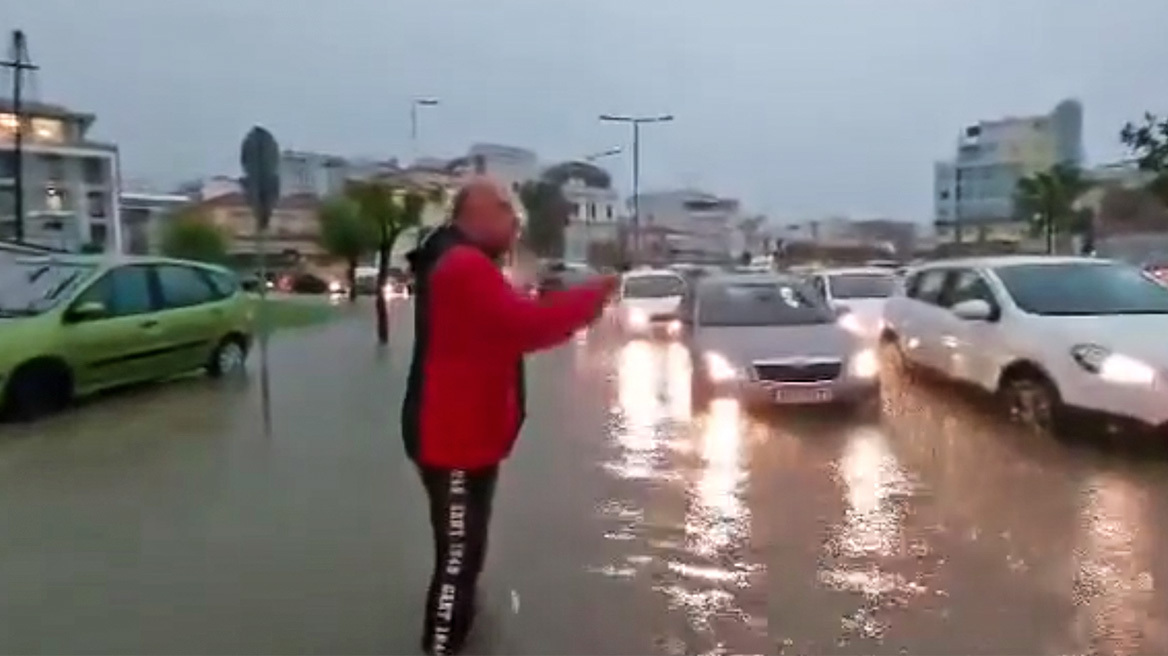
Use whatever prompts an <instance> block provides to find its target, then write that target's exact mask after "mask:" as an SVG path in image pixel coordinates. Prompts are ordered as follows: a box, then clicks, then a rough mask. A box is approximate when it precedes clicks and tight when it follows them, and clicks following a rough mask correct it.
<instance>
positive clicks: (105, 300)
mask: <svg viewBox="0 0 1168 656" xmlns="http://www.w3.org/2000/svg"><path fill="white" fill-rule="evenodd" d="M94 301H96V302H98V303H102V304H104V305H105V308H106V313H107V316H109V317H125V316H129V315H133V314H143V313H146V312H153V311H154V310H155V309H156V308H155V304H154V295H153V294H152V293H151V291H150V271H149V270H148V269H147V268H146V267H143V266H125V267H121V268H117V269H113V270H111V271H109V272H107V273H106V274H105V275H104V276H102V277H101V278H99V279H98V280H97V281H96V282H94V283H93V284H92V285H91V286H90V287H89V289H87V290H85V291H84V292H82V294H81V295H80V296H79V297H77V301H76V304H77V305H80V304H82V303H89V302H94Z"/></svg>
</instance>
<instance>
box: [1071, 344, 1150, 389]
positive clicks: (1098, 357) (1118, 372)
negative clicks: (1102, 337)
mask: <svg viewBox="0 0 1168 656" xmlns="http://www.w3.org/2000/svg"><path fill="white" fill-rule="evenodd" d="M1071 357H1072V358H1074V359H1075V362H1076V363H1077V364H1078V365H1079V366H1080V367H1082V368H1084V369H1086V370H1087V371H1089V372H1091V373H1093V374H1098V376H1099V377H1100V378H1102V379H1103V380H1106V381H1107V382H1109V383H1116V384H1119V385H1151V384H1152V383H1154V382H1156V369H1155V368H1154V367H1152V366H1151V365H1149V364H1148V363H1146V362H1143V361H1141V360H1137V359H1135V358H1133V357H1131V356H1127V355H1123V354H1122V353H1113V352H1112V351H1111V350H1110V349H1108V348H1106V347H1103V346H1099V345H1098V344H1079V345H1077V346H1075V347H1074V348H1072V349H1071Z"/></svg>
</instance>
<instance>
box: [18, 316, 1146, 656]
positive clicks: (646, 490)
mask: <svg viewBox="0 0 1168 656" xmlns="http://www.w3.org/2000/svg"><path fill="white" fill-rule="evenodd" d="M407 319H408V315H407V314H406V313H404V312H403V313H402V314H400V315H399V316H397V317H395V320H394V337H393V343H392V344H391V348H390V349H388V350H387V351H385V352H380V353H379V352H378V351H377V349H376V348H375V346H374V343H373V339H372V329H371V326H370V325H368V324H369V323H370V322H369V321H367V318H366V317H365V316H363V315H362V316H361V317H359V318H354V319H346V320H341V321H338V322H336V323H334V324H331V325H329V326H327V327H324V328H321V329H309V330H305V331H302V332H298V333H290V334H289V335H287V336H282V337H280V338H278V339H277V340H275V342H274V343H273V347H272V375H273V381H274V382H273V403H274V411H275V412H274V414H275V422H274V432H273V435H272V436H271V438H267V437H265V436H264V434H263V431H262V430H261V426H262V423H261V414H260V409H259V402H258V398H259V391H258V387H259V386H258V377H257V375H256V373H255V372H256V370H257V368H256V367H255V366H254V365H255V362H254V361H253V363H252V364H253V371H252V376H251V378H250V380H248V381H239V383H238V384H227V385H217V384H213V383H212V382H211V381H208V380H203V379H192V380H186V381H179V382H176V383H173V384H169V385H166V386H163V387H158V388H153V389H147V390H140V391H134V392H128V393H125V394H117V395H114V396H112V397H110V398H105V399H101V400H99V401H95V402H92V403H87V404H85V405H84V406H83V407H79V408H76V409H74V410H72V411H70V412H68V413H66V414H64V415H62V416H60V417H56V418H53V419H51V420H48V421H44V422H41V423H38V424H35V425H32V426H11V425H4V426H0V517H2V518H3V520H4V527H5V529H4V532H3V534H2V536H0V588H2V589H3V590H4V594H3V595H2V596H0V652H3V653H80V652H84V653H109V654H113V653H166V654H180V653H182V654H187V653H191V654H193V653H203V654H205V653H216V654H229V653H230V654H239V653H248V654H252V653H280V654H300V653H304V654H307V653H344V654H375V653H415V652H416V643H417V635H416V634H417V631H418V629H419V626H420V621H421V608H420V605H421V595H422V592H423V588H424V585H425V581H426V579H427V577H428V568H429V567H430V555H429V551H428V549H429V542H430V538H429V533H428V530H429V529H428V526H427V525H426V517H425V506H424V500H423V496H422V493H421V490H420V485H419V484H418V481H417V477H416V475H415V474H414V472H413V471H412V469H411V467H410V465H409V463H408V462H407V461H406V460H405V459H404V456H403V453H402V448H401V443H400V438H399V436H398V416H397V415H398V408H399V406H400V400H401V394H402V386H403V384H404V379H405V369H406V366H407V363H408V356H409V353H408V347H409V343H410V340H411V335H410V334H409V326H408V321H407ZM688 366H689V365H688V359H687V357H686V354H685V353H684V352H683V351H682V350H681V348H680V347H678V346H671V345H666V344H650V343H647V342H632V343H628V344H617V343H614V342H613V341H612V340H609V339H606V338H602V337H600V336H591V337H583V336H582V337H581V338H580V339H578V340H577V341H576V342H575V343H572V344H569V345H567V346H565V347H563V348H561V349H558V350H556V351H554V352H551V353H548V354H545V355H542V356H540V357H538V358H535V359H533V361H532V362H531V364H530V366H529V377H530V381H531V382H530V384H529V389H530V393H529V415H530V418H529V420H528V424H527V430H526V431H525V434H524V436H523V438H522V442H521V443H520V445H519V448H518V449H517V452H516V455H515V456H514V457H513V458H512V460H511V461H509V462H508V463H507V465H506V466H505V468H504V470H503V473H502V477H501V479H500V487H499V497H498V499H497V501H496V504H495V508H496V518H495V524H494V533H493V535H492V542H491V552H490V554H489V557H488V567H487V571H486V573H485V581H484V591H483V593H484V596H485V601H486V611H485V612H486V621H485V622H484V624H483V630H482V631H481V635H479V636H476V638H475V640H474V643H476V644H475V648H476V649H477V651H478V652H480V653H500V654H502V653H516V654H628V653H661V654H720V653H728V654H729V653H733V654H810V653H815V654H901V653H915V654H987V655H988V654H1004V653H1028V654H1065V653H1097V654H1150V653H1168V587H1166V583H1165V582H1168V556H1165V555H1164V552H1162V551H1161V549H1164V548H1165V547H1166V546H1168V458H1165V457H1164V456H1163V455H1158V454H1133V453H1127V452H1126V451H1125V452H1122V453H1121V452H1119V451H1117V450H1115V449H1110V448H1107V447H1101V446H1094V445H1090V444H1088V445H1067V444H1062V443H1058V442H1054V441H1046V440H1039V439H1035V438H1028V437H1024V436H1021V435H1017V434H1015V433H1014V432H1012V431H1011V430H1009V429H1008V428H1006V427H1004V426H1003V425H1002V422H1001V421H1000V420H998V419H996V418H995V417H993V416H992V415H990V414H988V413H986V412H985V411H984V409H982V408H980V407H979V406H977V405H976V404H975V403H973V402H971V401H970V400H967V399H964V398H962V397H960V396H959V395H956V394H954V393H953V392H952V391H950V390H947V389H943V388H939V387H938V386H936V385H922V384H912V383H908V382H905V381H901V380H895V379H892V380H888V381H887V383H886V384H887V388H886V399H885V403H886V408H885V415H884V420H883V422H882V423H878V424H862V423H857V422H854V421H848V420H845V419H842V418H834V417H830V416H818V417H793V416H778V415H776V416H765V417H752V416H749V415H746V414H744V413H743V412H741V410H740V409H739V408H738V407H737V405H736V404H734V403H732V402H728V401H727V402H716V403H715V404H714V406H713V407H712V409H711V411H710V412H709V413H708V415H706V416H704V417H700V418H696V419H695V418H692V417H691V413H690V409H689V399H688V396H689V385H688ZM1161 451H1168V449H1163V450H1161Z"/></svg>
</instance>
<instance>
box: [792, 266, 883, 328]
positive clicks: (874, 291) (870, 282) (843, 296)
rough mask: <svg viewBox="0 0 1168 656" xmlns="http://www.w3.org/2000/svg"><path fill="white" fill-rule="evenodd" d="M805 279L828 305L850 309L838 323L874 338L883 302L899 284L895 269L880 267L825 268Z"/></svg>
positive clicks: (880, 318) (879, 321)
mask: <svg viewBox="0 0 1168 656" xmlns="http://www.w3.org/2000/svg"><path fill="white" fill-rule="evenodd" d="M808 282H810V284H811V286H812V287H813V288H814V289H815V291H816V292H818V293H819V295H820V297H822V298H823V299H824V300H825V301H827V303H828V304H829V305H831V306H832V307H835V308H847V309H848V310H850V312H848V314H847V315H846V316H844V317H842V318H841V325H843V326H844V327H846V328H848V329H849V330H851V331H852V332H854V333H856V334H857V335H859V336H861V337H864V338H868V339H873V340H874V339H877V338H878V337H879V336H880V333H881V331H882V330H883V329H884V302H885V301H886V300H887V299H888V297H890V296H892V295H893V294H894V293H895V292H896V290H897V288H898V287H899V285H900V281H899V279H898V277H897V275H896V273H895V272H893V271H891V270H889V269H885V268H879V267H855V268H848V269H824V270H822V271H817V272H815V273H813V274H811V275H810V276H808Z"/></svg>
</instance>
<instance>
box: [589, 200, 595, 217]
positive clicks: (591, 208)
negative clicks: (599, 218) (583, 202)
mask: <svg viewBox="0 0 1168 656" xmlns="http://www.w3.org/2000/svg"><path fill="white" fill-rule="evenodd" d="M588 218H589V219H595V218H596V203H588Z"/></svg>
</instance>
